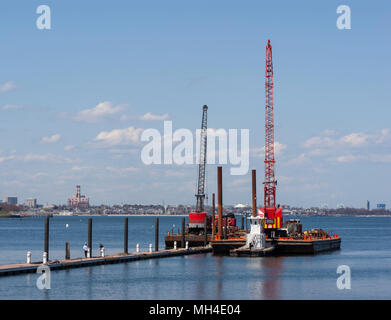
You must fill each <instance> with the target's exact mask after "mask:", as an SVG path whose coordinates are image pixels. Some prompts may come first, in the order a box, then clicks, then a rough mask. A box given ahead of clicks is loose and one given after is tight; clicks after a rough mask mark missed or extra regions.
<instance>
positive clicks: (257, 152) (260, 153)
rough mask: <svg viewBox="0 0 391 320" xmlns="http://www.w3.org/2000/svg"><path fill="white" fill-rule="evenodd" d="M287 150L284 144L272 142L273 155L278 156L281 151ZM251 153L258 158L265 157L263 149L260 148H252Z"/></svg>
mask: <svg viewBox="0 0 391 320" xmlns="http://www.w3.org/2000/svg"><path fill="white" fill-rule="evenodd" d="M286 148H287V146H286V144H282V143H280V142H278V141H275V142H274V155H275V156H279V155H281V154H282V151H283V150H285V149H286ZM251 153H252V154H253V155H254V156H255V157H258V158H263V157H265V147H262V148H253V149H251Z"/></svg>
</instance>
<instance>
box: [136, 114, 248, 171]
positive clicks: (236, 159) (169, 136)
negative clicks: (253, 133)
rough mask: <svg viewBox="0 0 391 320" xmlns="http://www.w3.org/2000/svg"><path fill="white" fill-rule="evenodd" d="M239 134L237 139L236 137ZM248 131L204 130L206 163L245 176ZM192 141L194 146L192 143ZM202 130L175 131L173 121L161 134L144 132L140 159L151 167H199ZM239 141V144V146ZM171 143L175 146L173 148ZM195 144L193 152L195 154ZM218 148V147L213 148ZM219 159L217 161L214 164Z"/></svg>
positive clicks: (167, 124)
mask: <svg viewBox="0 0 391 320" xmlns="http://www.w3.org/2000/svg"><path fill="white" fill-rule="evenodd" d="M239 132H240V138H239ZM249 132H250V130H249V129H240V130H238V129H229V130H228V131H227V130H226V129H217V130H216V129H207V152H206V163H207V164H216V163H219V164H230V165H231V166H232V167H231V168H230V174H231V175H244V174H247V172H248V170H249V139H250V138H249V136H250V135H249ZM194 140H195V143H194ZM200 140H201V130H200V129H197V130H196V132H195V139H194V135H193V132H192V131H191V130H189V129H184V128H181V129H177V130H175V131H174V132H173V129H172V121H164V132H163V134H161V133H160V132H159V131H158V130H157V129H146V130H144V131H143V132H142V134H141V141H143V142H148V143H147V144H146V145H145V146H144V147H143V149H142V150H141V160H142V162H143V163H144V164H146V165H151V164H165V165H166V164H167V165H171V164H178V165H184V164H199V163H200V159H199V155H200ZM239 140H240V143H239ZM174 144H176V145H175V146H174ZM194 144H195V152H194ZM216 144H217V145H218V148H217V146H216ZM216 158H218V162H216V160H217V159H216Z"/></svg>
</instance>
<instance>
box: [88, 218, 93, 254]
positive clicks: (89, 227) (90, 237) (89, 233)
mask: <svg viewBox="0 0 391 320" xmlns="http://www.w3.org/2000/svg"><path fill="white" fill-rule="evenodd" d="M88 249H89V250H90V256H89V258H91V257H92V218H89V219H88Z"/></svg>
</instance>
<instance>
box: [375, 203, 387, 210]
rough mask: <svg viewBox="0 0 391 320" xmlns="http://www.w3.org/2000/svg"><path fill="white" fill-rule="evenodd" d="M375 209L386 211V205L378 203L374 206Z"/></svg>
mask: <svg viewBox="0 0 391 320" xmlns="http://www.w3.org/2000/svg"><path fill="white" fill-rule="evenodd" d="M376 208H377V209H381V210H385V209H386V204H385V203H378V204H377V205H376Z"/></svg>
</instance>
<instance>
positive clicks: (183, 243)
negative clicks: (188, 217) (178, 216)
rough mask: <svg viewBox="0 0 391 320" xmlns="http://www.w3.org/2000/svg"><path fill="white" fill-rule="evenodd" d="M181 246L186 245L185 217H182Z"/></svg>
mask: <svg viewBox="0 0 391 320" xmlns="http://www.w3.org/2000/svg"><path fill="white" fill-rule="evenodd" d="M181 247H182V248H184V247H185V218H182V243H181Z"/></svg>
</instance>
